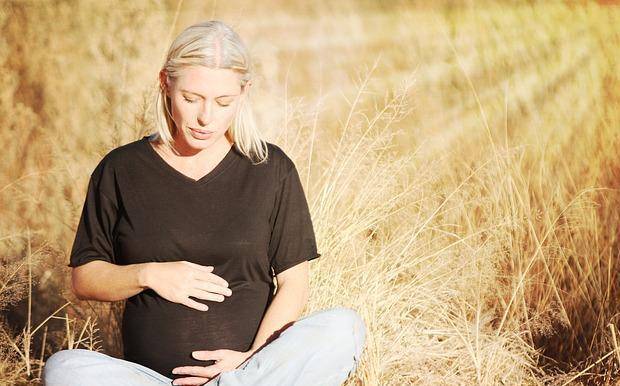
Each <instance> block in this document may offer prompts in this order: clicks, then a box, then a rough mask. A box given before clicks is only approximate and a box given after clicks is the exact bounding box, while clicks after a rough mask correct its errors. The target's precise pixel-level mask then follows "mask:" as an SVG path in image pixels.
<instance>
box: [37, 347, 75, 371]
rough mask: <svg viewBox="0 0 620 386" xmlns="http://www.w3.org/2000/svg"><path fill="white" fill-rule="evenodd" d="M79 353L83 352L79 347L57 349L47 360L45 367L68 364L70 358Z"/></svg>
mask: <svg viewBox="0 0 620 386" xmlns="http://www.w3.org/2000/svg"><path fill="white" fill-rule="evenodd" d="M79 354H81V352H80V351H79V350H78V349H66V350H60V351H57V352H55V353H54V354H52V355H51V356H50V357H49V358H47V360H46V361H45V368H46V369H50V368H56V367H59V366H62V365H66V364H67V362H68V361H69V359H71V358H73V357H75V356H77V355H79Z"/></svg>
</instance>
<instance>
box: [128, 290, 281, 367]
mask: <svg viewBox="0 0 620 386" xmlns="http://www.w3.org/2000/svg"><path fill="white" fill-rule="evenodd" d="M231 290H232V292H233V294H232V296H230V297H226V299H225V300H224V301H223V302H221V303H219V302H214V301H208V300H201V299H194V300H196V301H199V302H201V303H204V304H207V305H208V306H209V309H208V310H207V311H198V310H196V309H193V308H190V307H187V306H185V305H183V304H179V303H174V302H170V301H168V300H166V299H164V298H162V297H161V296H159V295H158V294H157V293H156V292H154V291H153V290H146V291H143V292H141V293H140V294H138V295H135V296H133V297H132V298H130V299H128V300H127V302H126V305H125V311H124V314H123V326H122V336H123V347H124V354H125V355H124V357H125V360H128V361H131V362H135V363H139V364H141V365H143V366H146V367H149V368H151V369H153V370H155V371H157V372H159V373H160V374H162V375H164V376H166V377H168V378H172V379H176V378H182V377H186V376H187V375H183V374H180V375H179V374H172V373H171V371H172V369H173V368H175V367H178V366H209V365H211V364H213V363H214V361H201V360H197V359H195V358H194V357H193V356H192V351H199V350H217V349H230V350H235V351H247V350H249V349H250V347H251V346H252V343H253V342H254V338H255V336H256V332H257V331H258V328H259V326H260V322H261V320H262V317H263V315H264V313H265V310H266V307H267V305H268V301H269V293H270V288H269V285H268V284H266V283H262V282H261V283H259V282H245V283H241V284H238V285H233V284H231Z"/></svg>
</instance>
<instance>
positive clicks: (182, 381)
mask: <svg viewBox="0 0 620 386" xmlns="http://www.w3.org/2000/svg"><path fill="white" fill-rule="evenodd" d="M209 381H210V379H208V378H201V377H186V378H177V379H175V380H174V381H172V384H173V385H204V384H205V383H207V382H209Z"/></svg>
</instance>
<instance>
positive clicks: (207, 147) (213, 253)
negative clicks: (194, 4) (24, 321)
mask: <svg viewBox="0 0 620 386" xmlns="http://www.w3.org/2000/svg"><path fill="white" fill-rule="evenodd" d="M251 78H252V70H251V65H250V59H249V57H248V53H247V49H246V47H245V46H244V44H243V42H242V41H241V40H240V38H239V36H238V35H237V34H236V33H235V32H234V31H233V30H232V29H231V28H230V27H229V26H227V25H226V24H224V23H222V22H220V21H207V22H202V23H198V24H195V25H193V26H190V27H188V28H187V29H185V30H184V31H183V32H182V33H181V34H180V35H179V36H178V37H177V38H176V39H175V40H174V41H173V43H172V45H171V46H170V48H169V50H168V54H167V57H166V60H165V62H164V65H163V67H162V69H161V71H160V73H159V80H160V93H159V95H158V99H157V102H158V103H157V114H158V128H157V131H156V132H155V133H153V134H152V135H148V136H144V137H143V138H141V139H139V140H136V141H134V142H131V143H128V144H125V145H123V146H120V147H117V148H115V149H113V150H112V151H110V152H109V153H107V154H106V155H105V156H104V157H103V158H102V160H101V161H100V162H99V164H98V165H97V166H96V168H95V169H94V171H93V172H92V174H91V176H90V181H89V185H88V191H87V195H86V199H85V202H84V206H83V209H82V215H81V218H80V222H79V225H78V229H77V232H76V237H75V241H74V243H73V248H72V250H71V256H70V262H69V266H70V267H72V283H73V291H74V292H75V294H76V296H77V297H78V298H79V299H92V300H99V301H118V300H123V299H126V302H125V309H124V313H123V321H122V338H123V349H124V359H120V358H115V357H112V356H109V355H106V354H104V353H101V352H96V351H91V350H86V349H70V350H61V351H59V352H57V353H55V354H53V355H52V356H51V357H50V358H48V360H47V362H46V364H45V367H44V371H43V381H44V383H45V385H47V386H73V385H75V386H78V385H79V386H91V385H92V386H99V385H102V386H103V385H106V386H108V385H115V386H123V385H126V386H130V385H131V386H138V385H170V384H174V385H204V384H206V385H221V386H232V385H235V386H242V385H243V386H259V385H269V386H278V385H285V386H288V385H341V384H342V383H343V382H344V381H345V380H346V379H347V377H348V376H349V375H350V374H351V373H352V372H353V371H354V370H355V369H356V368H357V365H358V363H359V360H360V356H361V354H362V351H363V347H364V342H365V336H366V330H365V324H364V322H363V320H362V318H361V317H360V315H359V314H358V313H357V312H356V311H354V310H353V309H351V308H347V307H333V308H329V309H324V310H319V311H315V312H314V313H312V314H310V315H308V316H305V317H303V318H301V319H298V317H299V316H300V314H301V312H302V310H303V308H304V306H305V304H306V302H307V300H308V264H309V263H308V260H312V259H315V258H318V257H320V256H321V255H320V254H319V253H317V246H316V241H315V235H314V230H313V225H312V221H311V219H310V213H309V209H308V203H307V201H306V197H305V195H304V191H303V188H302V185H301V181H300V178H299V174H298V172H297V169H296V167H295V164H294V163H293V162H292V160H291V159H290V158H289V157H288V156H287V155H286V154H285V153H284V151H283V150H282V149H281V148H280V147H278V146H276V145H275V144H272V143H269V142H267V141H265V140H263V139H261V137H260V132H259V131H258V129H257V128H256V125H255V123H254V120H253V119H252V111H251V108H250V103H249V97H248V94H249V89H250V85H251ZM274 278H275V283H274ZM276 285H277V288H276Z"/></svg>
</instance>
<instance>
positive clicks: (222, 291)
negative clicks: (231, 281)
mask: <svg viewBox="0 0 620 386" xmlns="http://www.w3.org/2000/svg"><path fill="white" fill-rule="evenodd" d="M194 287H195V288H196V289H198V290H201V291H206V292H213V293H215V294H216V297H217V298H218V299H219V298H220V297H221V296H219V295H225V296H231V295H232V290H231V289H230V288H228V287H222V286H220V285H217V284H214V283H212V282H208V281H204V280H200V279H198V280H196V281H195V282H194ZM222 300H224V299H223V298H222Z"/></svg>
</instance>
